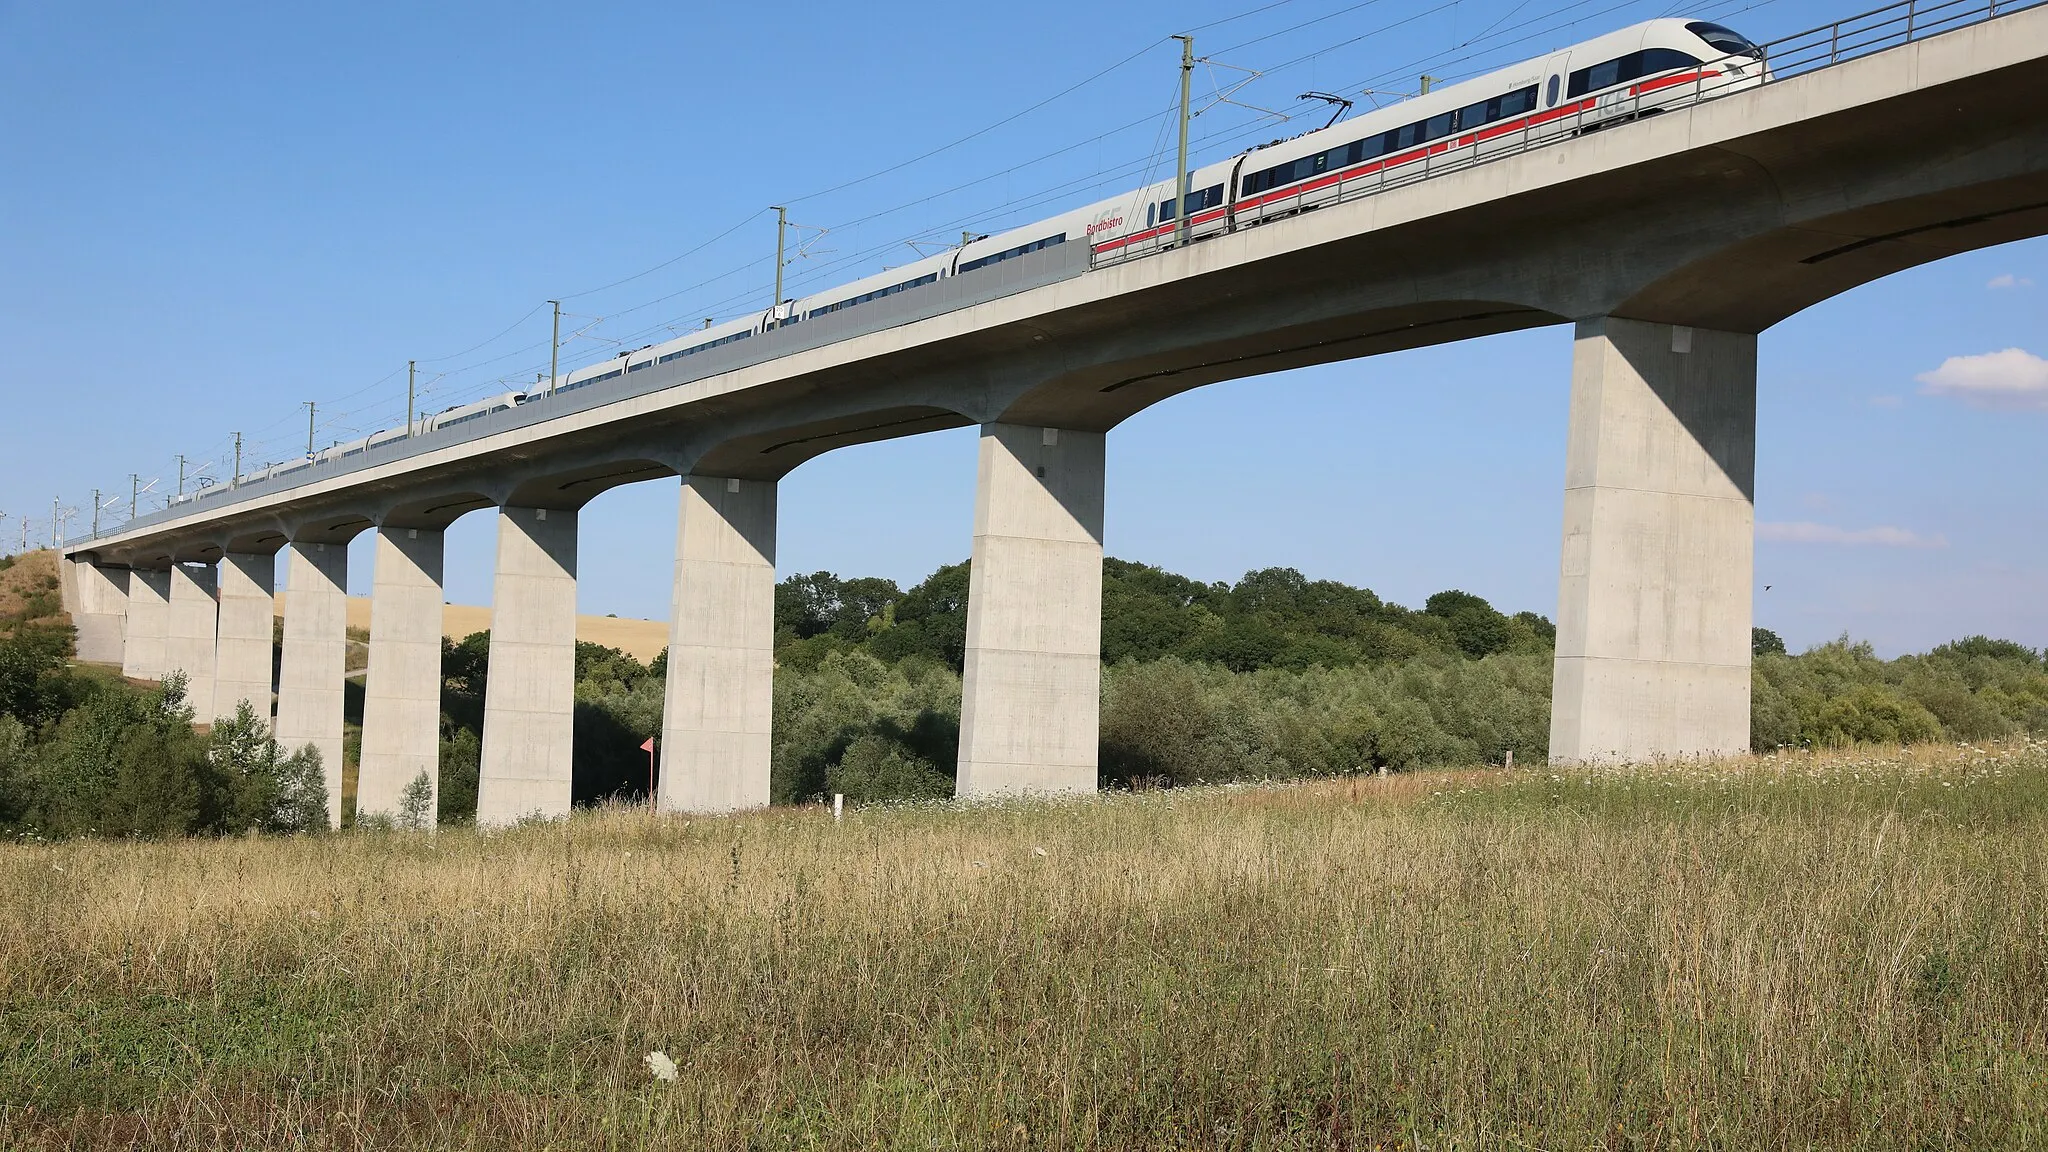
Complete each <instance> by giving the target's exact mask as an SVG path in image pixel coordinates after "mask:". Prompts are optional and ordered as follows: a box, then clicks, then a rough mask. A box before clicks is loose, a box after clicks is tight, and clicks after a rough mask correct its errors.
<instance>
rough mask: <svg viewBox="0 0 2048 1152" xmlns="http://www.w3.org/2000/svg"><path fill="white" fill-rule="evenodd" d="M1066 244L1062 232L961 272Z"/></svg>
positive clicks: (979, 261) (980, 260)
mask: <svg viewBox="0 0 2048 1152" xmlns="http://www.w3.org/2000/svg"><path fill="white" fill-rule="evenodd" d="M1066 242H1067V234H1066V233H1065V232H1061V233H1059V234H1058V235H1056V236H1047V237H1046V238H1045V239H1043V240H1034V241H1032V242H1031V243H1029V244H1020V245H1018V246H1017V247H1015V248H1011V249H1009V250H1008V251H1005V252H997V253H994V254H992V255H988V256H983V257H980V258H978V259H974V260H969V261H967V262H966V263H964V264H962V265H960V271H962V272H972V271H974V270H975V269H976V268H985V267H987V266H988V265H990V264H1000V263H1002V262H1003V261H1005V260H1010V259H1014V258H1015V257H1018V256H1022V255H1024V254H1025V253H1027V252H1036V251H1038V250H1039V249H1041V248H1050V247H1052V246H1053V245H1055V244H1064V243H1066ZM926 279H927V280H936V279H938V276H937V275H936V274H934V275H932V276H929V277H927V278H926ZM923 282H924V281H919V283H923Z"/></svg>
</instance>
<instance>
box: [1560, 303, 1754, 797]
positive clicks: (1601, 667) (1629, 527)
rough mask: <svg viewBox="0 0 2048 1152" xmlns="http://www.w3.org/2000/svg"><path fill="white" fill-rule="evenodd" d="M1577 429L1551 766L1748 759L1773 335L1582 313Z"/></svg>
mask: <svg viewBox="0 0 2048 1152" xmlns="http://www.w3.org/2000/svg"><path fill="white" fill-rule="evenodd" d="M1569 436H1570V438H1569V444H1568V447H1567V450H1566V462H1565V500H1564V549H1563V561H1562V565H1561V568H1560V578H1559V584H1558V608H1557V665H1556V678H1555V681H1554V688H1553V696H1552V701H1551V720H1550V756H1551V759H1553V760H1557V761H1563V762H1593V763H1597V762H1621V761H1630V760H1651V759H1668V758H1683V757H1694V756H1713V755H1719V754H1725V753H1736V752H1741V751H1744V750H1746V749H1747V748H1748V747H1749V675H1750V639H1749V629H1750V587H1751V579H1752V573H1753V570H1754V547H1755V545H1754V535H1755V512H1754V508H1753V504H1752V501H1753V497H1754V492H1755V473H1756V337H1755V336H1753V335H1746V334H1742V333H1736V332H1717V331H1710V330H1708V329H1704V328H1685V327H1674V326H1673V325H1669V324H1651V323H1644V322H1642V321H1636V320H1623V319H1620V318H1618V317H1613V316H1598V317H1594V318H1591V319H1587V320H1582V321H1580V322H1579V325H1578V334H1577V342H1576V344H1575V345H1574V348H1573V353H1572V398H1571V424H1570V434H1569Z"/></svg>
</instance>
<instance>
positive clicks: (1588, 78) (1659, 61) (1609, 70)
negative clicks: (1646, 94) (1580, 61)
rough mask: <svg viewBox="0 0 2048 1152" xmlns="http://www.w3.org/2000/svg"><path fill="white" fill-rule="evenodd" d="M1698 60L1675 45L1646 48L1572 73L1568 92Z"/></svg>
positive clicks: (1611, 84)
mask: <svg viewBox="0 0 2048 1152" xmlns="http://www.w3.org/2000/svg"><path fill="white" fill-rule="evenodd" d="M1698 63H1699V60H1698V59H1696V58H1695V57H1693V56H1689V55H1687V54H1686V53H1684V52H1680V51H1678V50H1677V49H1675V48H1645V49H1643V50H1642V51H1641V52H1631V53H1629V54H1628V55H1626V56H1617V57H1615V58H1614V59H1612V60H1608V61H1605V62H1603V63H1599V64H1595V65H1593V66H1592V67H1591V68H1581V69H1579V70H1578V71H1577V72H1574V73H1572V75H1571V82H1570V84H1569V85H1568V87H1567V89H1566V92H1565V94H1566V95H1568V96H1583V95H1585V94H1586V93H1588V92H1598V91H1600V90H1601V89H1603V88H1612V87H1614V86H1615V85H1616V84H1626V83H1628V82H1629V81H1631V80H1635V79H1638V78H1640V77H1643V76H1649V75H1651V74H1653V73H1657V72H1669V71H1671V70H1673V69H1675V68H1691V67H1693V66H1695V65H1697V64H1698Z"/></svg>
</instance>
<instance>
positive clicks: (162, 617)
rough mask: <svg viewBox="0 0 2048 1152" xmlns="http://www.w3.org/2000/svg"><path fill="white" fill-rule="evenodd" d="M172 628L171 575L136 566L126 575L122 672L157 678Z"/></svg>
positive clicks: (139, 676) (162, 667) (161, 667)
mask: <svg viewBox="0 0 2048 1152" xmlns="http://www.w3.org/2000/svg"><path fill="white" fill-rule="evenodd" d="M170 627H171V574H170V572H168V571H153V570H149V569H137V570H135V571H133V572H130V573H129V574H128V624H127V633H126V637H127V639H126V642H125V644H124V645H123V647H122V657H121V675H123V676H127V677H130V678H132V679H136V680H160V679H162V678H163V674H164V644H165V641H166V640H168V639H169V636H170Z"/></svg>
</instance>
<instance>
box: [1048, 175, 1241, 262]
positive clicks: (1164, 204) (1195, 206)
mask: <svg viewBox="0 0 2048 1152" xmlns="http://www.w3.org/2000/svg"><path fill="white" fill-rule="evenodd" d="M1221 203H1223V185H1221V184H1211V185H1210V186H1209V187H1207V188H1203V189H1199V190H1193V191H1190V192H1189V193H1188V211H1189V212H1191V213H1192V212H1203V211H1207V210H1208V209H1210V208H1214V207H1215V206H1217V205H1218V204H1221ZM1155 207H1156V209H1157V212H1158V215H1159V222H1160V223H1161V224H1164V223H1166V222H1167V221H1168V220H1171V219H1173V218H1174V215H1175V214H1176V212H1177V211H1178V210H1179V206H1178V205H1177V204H1175V203H1174V202H1173V200H1172V199H1171V198H1168V199H1165V200H1161V201H1160V202H1159V203H1158V204H1157V205H1156V206H1155ZM1145 214H1146V216H1147V217H1150V216H1151V215H1152V212H1151V211H1147V212H1146V213H1145ZM1034 251H1035V249H1034Z"/></svg>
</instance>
